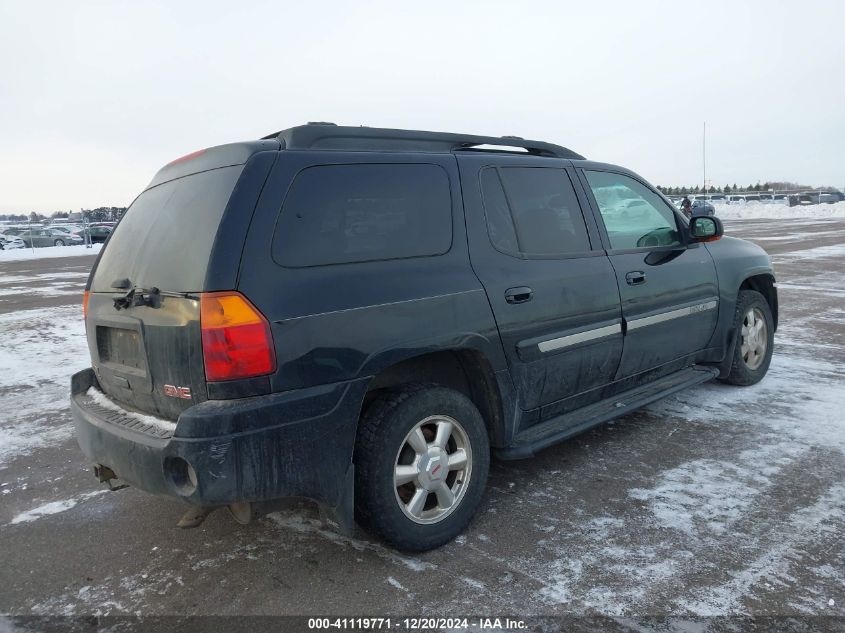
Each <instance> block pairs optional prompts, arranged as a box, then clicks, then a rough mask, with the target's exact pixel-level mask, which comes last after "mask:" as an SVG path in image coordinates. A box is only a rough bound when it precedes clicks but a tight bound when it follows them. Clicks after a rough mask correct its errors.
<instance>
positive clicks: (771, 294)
mask: <svg viewBox="0 0 845 633" xmlns="http://www.w3.org/2000/svg"><path fill="white" fill-rule="evenodd" d="M739 290H755V291H757V292H759V293H760V294H761V295H763V297H764V298H765V299H766V303H768V304H769V309H770V310H771V311H772V320H773V321H774V326H775V330H777V327H778V294H777V287H776V286H775V277H774V275H772V274H771V273H762V274H759V275H752V276H750V277H746V278H745V279H744V280H743V282H742V283H741V284H740V285H739Z"/></svg>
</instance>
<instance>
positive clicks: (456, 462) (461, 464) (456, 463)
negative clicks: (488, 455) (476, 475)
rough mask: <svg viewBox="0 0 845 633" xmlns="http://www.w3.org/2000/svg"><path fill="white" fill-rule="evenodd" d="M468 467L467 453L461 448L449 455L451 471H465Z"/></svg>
mask: <svg viewBox="0 0 845 633" xmlns="http://www.w3.org/2000/svg"><path fill="white" fill-rule="evenodd" d="M466 467H467V453H466V451H465V450H464V449H462V448H459V449H458V450H456V451H455V452H454V453H452V454H451V455H449V470H463V469H464V468H466Z"/></svg>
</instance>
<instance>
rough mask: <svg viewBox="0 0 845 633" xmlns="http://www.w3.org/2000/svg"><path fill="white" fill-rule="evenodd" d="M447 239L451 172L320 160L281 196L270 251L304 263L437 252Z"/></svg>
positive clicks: (446, 245) (442, 250)
mask: <svg viewBox="0 0 845 633" xmlns="http://www.w3.org/2000/svg"><path fill="white" fill-rule="evenodd" d="M451 244H452V202H451V195H450V192H449V178H448V176H447V175H446V172H445V171H444V170H443V169H442V168H441V167H438V166H437V165H429V164H384V165H381V164H363V165H321V166H317V167H310V168H308V169H305V170H303V171H301V172H300V173H299V174H298V175H297V177H296V179H295V180H294V182H293V184H292V185H291V188H290V191H289V192H288V195H287V197H286V198H285V203H284V205H283V207H282V211H281V215H280V216H279V221H278V223H277V224H276V230H275V234H274V236H273V259H275V260H276V261H277V262H278V263H280V264H282V265H283V266H291V267H303V266H320V265H325V264H341V263H350V262H366V261H373V260H383V259H397V258H404V257H421V256H427V255H440V254H443V253H445V252H446V251H448V250H449V248H450V246H451Z"/></svg>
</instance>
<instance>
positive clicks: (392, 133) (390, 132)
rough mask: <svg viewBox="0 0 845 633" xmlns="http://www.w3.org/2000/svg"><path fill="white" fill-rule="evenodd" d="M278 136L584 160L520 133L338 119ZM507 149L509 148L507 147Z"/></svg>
mask: <svg viewBox="0 0 845 633" xmlns="http://www.w3.org/2000/svg"><path fill="white" fill-rule="evenodd" d="M269 139H275V140H278V141H279V142H280V143H281V144H282V147H283V148H284V149H290V150H298V149H316V150H323V149H334V150H359V151H391V152H397V151H398V152H437V153H441V152H453V151H458V150H473V149H479V148H481V149H483V147H481V146H484V145H493V146H498V147H502V148H513V149H515V150H518V149H522V150H525V151H526V152H528V153H529V154H533V155H535V156H550V157H554V158H569V159H574V160H584V157H583V156H581V155H580V154H578V153H576V152H573V151H572V150H571V149H568V148H566V147H562V146H560V145H554V144H552V143H546V142H544V141H532V140H527V139H524V138H521V137H519V136H478V135H474V134H453V133H448V132H426V131H423V130H396V129H390V128H375V127H366V126H360V127H353V126H342V125H335V124H334V123H308V124H307V125H299V126H296V127H292V128H288V129H286V130H281V131H279V132H273V133H272V134H268V135H267V136H265V137H263V139H262V140H269ZM506 151H507V150H506Z"/></svg>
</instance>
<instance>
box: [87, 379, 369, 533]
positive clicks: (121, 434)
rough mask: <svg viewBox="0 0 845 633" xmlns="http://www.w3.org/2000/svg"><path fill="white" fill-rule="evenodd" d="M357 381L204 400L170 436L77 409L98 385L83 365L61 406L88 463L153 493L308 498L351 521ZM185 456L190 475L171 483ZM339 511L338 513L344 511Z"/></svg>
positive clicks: (229, 499) (192, 498)
mask: <svg viewBox="0 0 845 633" xmlns="http://www.w3.org/2000/svg"><path fill="white" fill-rule="evenodd" d="M367 382H368V381H367V380H366V379H364V380H357V381H351V382H344V383H336V384H331V385H323V386H320V387H313V388H309V389H301V390H296V391H289V392H284V393H278V394H270V395H266V396H256V397H252V398H242V399H238V400H217V401H215V400H209V401H206V402H203V403H201V404H198V405H196V406H194V407H191V408H189V409H187V410H185V411H184V412H183V413H182V414H181V415H180V416H179V419H178V421H177V423H176V429H175V431H174V432H173V436H172V437H169V438H161V437H156V436H153V435H151V434H148V433H143V432H138V431H135V430H132V429H129V428H127V427H125V426H121V425H118V424H115V423H113V422H110V421H109V420H108V419H107V416H104V415H102V412H101V411H99V410H97V408H96V407H90V406H88V407H86V400H88V398H87V397H86V395H85V394H86V392H87V391H88V389H89V388H90V387H94V388H96V389H99V388H100V387H99V384H98V383H97V379H96V376H95V375H94V372H93V371H92V370H91V369H86V370H84V371H81V372H79V373H77V374H75V375H74V376H73V378H72V381H71V411H72V414H73V421H74V426H75V427H76V437H77V440H78V442H79V446H80V448H82V451H83V452H84V453H85V455H86V456H87V457H88V458H89V459H90V460H91V461H92V462H94V463H96V464H102V465H104V466H108V467H109V468H111V469H112V471H114V473H115V474H116V475H117V477H118V478H119V479H121V480H123V481H125V482H127V483H129V484H132V485H133V486H135V487H137V488H140V489H141V490H145V491H147V492H150V493H153V494H161V495H170V496H175V497H179V498H181V499H184V500H185V501H188V502H189V503H192V504H195V505H201V506H216V505H226V504H230V503H235V502H243V501H249V502H267V501H273V500H277V499H283V498H289V497H306V498H309V499H313V500H315V501H317V502H319V503H321V504H322V505H324V506H327V508H328V509H330V510H333V511H334V512H335V514H336V515H338V516H337V518H338V520H339V522H341V523H343V524H346V523H348V522H349V521H351V507H352V490H353V475H354V473H353V466H352V452H353V449H354V445H355V433H356V430H357V428H356V427H357V420H358V414H359V410H360V403H361V400H362V398H363V396H364V393H365V392H366V387H367ZM177 458H179V459H181V460H185V461H186V462H187V463H188V464H190V465H191V467H192V468H193V470H194V472H195V473H196V482H195V483H194V482H191V483H192V484H193V485H189V486H186V485H185V483H184V479H183V480H182V481H181V482H180V480H179V477H178V476H177V472H176V470H174V466H173V465H174V464H178V463H180V462H179V459H177ZM347 515H348V516H347Z"/></svg>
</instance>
